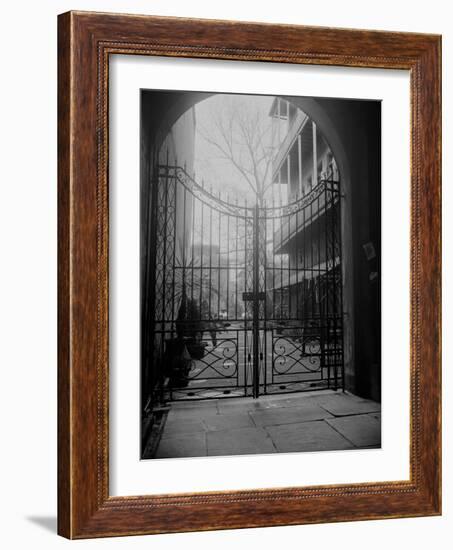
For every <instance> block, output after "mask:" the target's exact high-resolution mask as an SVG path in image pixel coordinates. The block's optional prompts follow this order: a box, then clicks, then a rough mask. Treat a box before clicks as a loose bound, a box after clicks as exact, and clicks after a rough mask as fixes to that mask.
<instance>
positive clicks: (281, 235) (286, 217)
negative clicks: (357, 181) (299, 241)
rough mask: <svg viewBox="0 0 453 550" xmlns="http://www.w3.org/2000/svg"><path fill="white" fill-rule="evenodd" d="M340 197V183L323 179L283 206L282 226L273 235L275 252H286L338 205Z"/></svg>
mask: <svg viewBox="0 0 453 550" xmlns="http://www.w3.org/2000/svg"><path fill="white" fill-rule="evenodd" d="M339 198H340V187H339V183H338V182H336V181H332V180H321V181H320V182H319V183H318V185H317V186H316V187H315V188H314V189H312V190H311V191H310V193H308V194H307V195H305V196H303V197H302V198H300V199H299V200H297V201H295V202H293V203H291V204H289V205H288V206H286V207H283V209H282V210H283V211H282V217H281V222H280V228H279V229H278V230H277V231H275V233H274V235H273V239H274V254H286V253H287V252H288V250H289V246H290V244H291V241H292V240H293V239H294V238H295V237H296V236H297V235H298V234H300V233H302V232H303V231H305V230H306V229H307V227H309V226H310V225H311V224H313V223H314V222H315V221H316V220H318V219H319V218H320V217H321V216H323V215H324V214H325V213H326V212H327V211H328V210H329V209H331V208H332V207H333V206H334V205H336V204H337V203H338V201H339Z"/></svg>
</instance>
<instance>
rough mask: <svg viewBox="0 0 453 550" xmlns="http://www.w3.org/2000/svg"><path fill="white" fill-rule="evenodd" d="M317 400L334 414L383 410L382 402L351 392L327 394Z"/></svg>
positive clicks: (341, 414)
mask: <svg viewBox="0 0 453 550" xmlns="http://www.w3.org/2000/svg"><path fill="white" fill-rule="evenodd" d="M317 402H318V403H319V405H320V406H321V407H322V408H324V409H326V410H327V411H329V412H330V413H331V414H333V415H334V416H348V415H353V414H364V413H371V412H380V410H381V405H380V403H376V401H371V400H370V399H361V398H359V397H356V396H353V395H349V394H334V395H329V396H327V395H326V396H324V397H322V398H320V399H319V400H317Z"/></svg>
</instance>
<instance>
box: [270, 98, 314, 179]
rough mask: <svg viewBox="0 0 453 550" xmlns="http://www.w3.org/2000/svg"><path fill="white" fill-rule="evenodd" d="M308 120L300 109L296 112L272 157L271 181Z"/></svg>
mask: <svg viewBox="0 0 453 550" xmlns="http://www.w3.org/2000/svg"><path fill="white" fill-rule="evenodd" d="M307 120H308V116H307V115H306V114H305V113H304V112H303V111H301V110H300V109H298V110H297V113H296V116H295V118H294V120H293V121H292V124H291V126H290V127H289V130H288V133H287V134H286V136H285V138H284V140H283V141H282V143H281V144H280V147H279V148H278V151H277V153H276V155H275V157H274V160H273V163H272V165H273V174H272V178H273V180H275V179H276V174H277V173H278V171H279V170H280V167H281V165H282V163H283V162H284V160H285V159H286V157H287V156H288V152H289V151H290V149H291V147H292V146H293V144H294V142H295V141H296V139H297V136H298V135H299V134H300V132H301V131H302V128H303V127H304V125H305V123H306V122H307Z"/></svg>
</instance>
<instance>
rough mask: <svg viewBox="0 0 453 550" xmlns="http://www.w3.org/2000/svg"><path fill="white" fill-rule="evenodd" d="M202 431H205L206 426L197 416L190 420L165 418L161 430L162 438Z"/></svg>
mask: <svg viewBox="0 0 453 550" xmlns="http://www.w3.org/2000/svg"><path fill="white" fill-rule="evenodd" d="M204 431H206V427H205V425H204V424H203V422H202V420H200V419H199V418H198V419H191V420H183V419H173V420H168V419H167V422H166V423H165V426H164V430H163V432H162V439H166V438H168V437H174V436H176V435H185V434H194V433H197V432H204Z"/></svg>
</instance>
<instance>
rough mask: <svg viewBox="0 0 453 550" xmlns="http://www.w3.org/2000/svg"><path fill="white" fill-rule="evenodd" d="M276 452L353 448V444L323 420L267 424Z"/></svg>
mask: <svg viewBox="0 0 453 550" xmlns="http://www.w3.org/2000/svg"><path fill="white" fill-rule="evenodd" d="M266 431H267V433H268V434H269V435H270V437H271V439H272V441H273V443H274V445H275V447H276V449H277V452H279V453H291V452H304V451H336V450H345V449H354V448H355V447H354V445H353V444H352V443H351V442H350V441H348V440H347V439H345V438H344V437H343V436H342V435H341V434H339V433H338V432H337V431H335V430H334V428H332V427H331V426H329V424H327V423H326V422H325V421H324V420H317V421H314V422H301V423H296V424H286V425H285V426H269V427H267V428H266Z"/></svg>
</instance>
